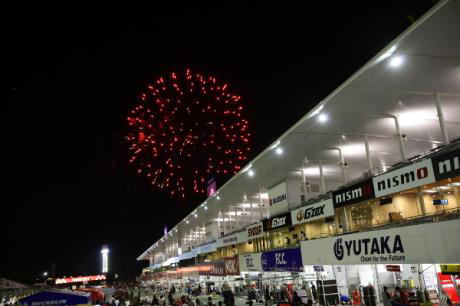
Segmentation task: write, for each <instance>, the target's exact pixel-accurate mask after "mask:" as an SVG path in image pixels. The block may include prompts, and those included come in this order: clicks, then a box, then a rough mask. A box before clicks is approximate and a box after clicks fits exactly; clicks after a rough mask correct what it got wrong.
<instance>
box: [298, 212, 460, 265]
mask: <svg viewBox="0 0 460 306" xmlns="http://www.w3.org/2000/svg"><path fill="white" fill-rule="evenodd" d="M459 235H460V220H452V221H443V222H436V223H426V224H419V225H411V226H402V227H397V228H391V229H387V230H380V231H369V232H364V233H357V234H350V235H344V236H338V237H332V238H324V239H317V240H309V241H301V242H300V246H301V250H302V260H303V263H304V264H306V265H318V264H320V265H338V264H341V265H342V264H421V263H425V264H430V263H433V264H434V263H445V264H449V263H458V261H459V255H458V254H460V239H458V237H460V236H459Z"/></svg>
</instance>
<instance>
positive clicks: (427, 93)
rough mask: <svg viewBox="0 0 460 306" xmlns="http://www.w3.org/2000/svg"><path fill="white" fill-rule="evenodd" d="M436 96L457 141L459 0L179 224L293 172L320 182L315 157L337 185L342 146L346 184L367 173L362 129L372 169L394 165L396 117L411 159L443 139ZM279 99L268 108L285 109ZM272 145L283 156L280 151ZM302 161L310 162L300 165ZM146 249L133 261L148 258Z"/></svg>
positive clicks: (433, 14) (445, 4) (391, 48)
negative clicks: (251, 172)
mask: <svg viewBox="0 0 460 306" xmlns="http://www.w3.org/2000/svg"><path fill="white" fill-rule="evenodd" d="M363 47H365V46H363ZM337 56H340V53H337ZM345 60H346V59H344V61H345ZM325 64H326V65H327V63H325ZM318 81H321V80H318ZM306 90H307V89H306ZM435 94H439V98H440V102H441V103H440V104H441V105H442V110H443V113H444V118H445V122H446V129H447V135H448V136H449V139H450V140H451V141H452V140H454V139H457V138H459V137H460V1H459V0H451V1H441V2H439V3H438V4H437V5H436V6H435V7H433V8H432V9H431V10H430V11H429V12H427V13H426V14H425V15H424V16H423V17H421V18H420V19H419V20H418V21H417V22H416V23H414V24H413V25H412V26H411V27H410V28H409V29H407V30H406V31H405V32H404V33H402V34H401V35H400V36H399V37H398V38H396V39H395V40H394V41H393V42H391V43H390V44H389V45H388V46H387V47H386V48H385V49H383V50H382V51H381V52H380V53H379V54H377V55H376V56H375V57H374V58H373V59H371V60H370V61H369V62H368V63H367V64H366V65H365V66H363V67H362V68H361V69H360V70H359V71H357V72H356V73H355V74H354V75H352V76H351V77H350V78H349V79H348V80H346V81H345V82H344V83H343V84H342V85H341V86H340V87H339V88H337V89H336V90H335V91H333V92H332V93H331V94H330V95H329V96H328V97H327V98H326V99H324V100H323V101H321V102H320V103H319V104H318V105H317V106H316V107H315V108H313V109H312V110H310V111H309V112H308V113H307V114H306V115H305V116H304V117H303V118H302V119H301V120H299V121H298V122H297V123H296V124H295V125H294V126H293V127H291V128H290V129H289V130H288V131H286V132H285V133H284V134H283V135H282V136H281V137H279V138H278V140H277V141H275V143H274V144H273V145H271V146H270V147H268V148H267V149H265V150H264V151H263V152H262V153H260V154H259V155H258V156H257V157H256V158H255V159H254V160H252V161H251V162H250V165H251V170H253V172H254V176H249V175H248V173H245V172H244V169H243V171H241V172H240V173H238V174H237V175H235V176H234V177H233V178H232V179H230V180H229V181H228V182H227V183H226V184H225V185H223V186H222V187H221V188H220V189H219V191H218V192H219V193H218V194H219V197H220V200H217V199H216V197H213V198H211V199H208V200H207V202H206V203H207V204H206V206H207V208H208V209H207V210H204V207H203V205H204V203H203V204H202V205H200V207H198V208H197V210H196V213H197V217H193V213H192V214H190V215H189V216H187V217H186V218H185V219H184V220H183V221H182V222H181V223H179V224H178V225H177V226H176V228H177V229H179V232H182V233H187V232H189V231H190V230H191V229H194V228H196V226H197V225H200V226H202V225H203V224H206V223H209V222H210V221H211V219H213V220H215V219H216V218H217V215H218V211H219V210H220V211H223V212H224V211H228V209H229V208H228V207H229V206H230V205H232V206H233V205H236V204H238V203H242V201H243V195H247V196H248V200H251V199H254V196H256V195H257V194H258V193H259V192H260V191H261V190H262V189H264V188H269V187H271V186H273V185H275V184H277V183H279V182H281V181H283V180H285V179H286V178H294V179H298V180H299V183H300V180H301V175H300V172H299V171H298V170H296V169H301V168H306V174H307V181H308V182H310V183H311V184H319V170H318V161H319V160H321V161H322V162H323V167H324V170H325V173H324V175H325V182H326V189H327V190H333V189H335V188H337V187H338V186H340V185H342V184H343V179H342V174H341V170H340V166H339V165H338V162H339V153H338V150H337V149H335V148H341V149H342V152H343V156H344V161H345V162H346V163H347V164H348V167H347V168H346V174H347V177H348V181H352V180H354V179H358V178H360V177H362V175H363V174H364V173H365V172H366V171H368V170H369V168H368V162H367V159H366V151H365V146H364V135H365V134H367V135H368V140H369V146H370V150H371V157H372V158H371V160H372V164H373V165H374V169H373V170H374V173H375V172H380V171H383V170H385V169H386V168H388V167H390V166H392V165H394V164H396V163H399V162H400V161H401V154H400V149H399V138H397V137H396V136H397V131H396V128H395V117H397V118H398V120H399V124H400V128H401V133H402V134H405V135H406V136H407V141H406V142H405V143H404V147H405V151H406V156H407V157H408V158H409V157H412V156H414V155H417V154H420V153H421V152H425V151H428V150H431V149H433V148H435V147H437V146H439V145H441V144H443V137H442V133H441V129H440V125H439V121H438V115H437V110H436V104H435V101H436V100H435V99H436V96H435ZM280 102H281V103H280V105H278V106H274V105H272V106H271V107H284V105H283V104H282V101H280ZM281 120H282V119H281ZM275 147H278V148H281V149H282V151H283V153H282V154H281V155H279V154H277V153H276V150H274V148H275ZM305 159H307V160H308V161H309V162H308V164H306V165H305V166H304V165H303V161H304V160H305ZM254 201H255V200H254ZM258 216H260V215H259V214H258ZM185 220H189V224H187V223H186V222H185ZM173 233H174V234H175V231H174V230H173ZM176 235H177V234H176ZM167 242H168V240H166V241H165V243H167ZM152 247H153V246H152ZM147 251H148V250H147ZM147 251H146V252H144V254H142V255H141V256H140V257H139V258H138V259H139V260H140V259H146V258H145V255H147V253H148V252H147Z"/></svg>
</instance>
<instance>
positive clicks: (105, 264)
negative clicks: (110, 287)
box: [101, 245, 109, 273]
mask: <svg viewBox="0 0 460 306" xmlns="http://www.w3.org/2000/svg"><path fill="white" fill-rule="evenodd" d="M101 255H102V273H108V272H109V247H108V246H106V245H103V246H102V249H101Z"/></svg>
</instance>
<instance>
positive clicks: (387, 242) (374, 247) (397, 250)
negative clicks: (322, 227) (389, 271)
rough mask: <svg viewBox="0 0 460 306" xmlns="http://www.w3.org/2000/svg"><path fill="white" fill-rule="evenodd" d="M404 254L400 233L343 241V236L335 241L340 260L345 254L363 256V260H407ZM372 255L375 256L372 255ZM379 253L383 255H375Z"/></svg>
mask: <svg viewBox="0 0 460 306" xmlns="http://www.w3.org/2000/svg"><path fill="white" fill-rule="evenodd" d="M342 242H343V243H342ZM404 254H405V252H404V246H403V243H402V240H401V236H400V235H393V236H392V235H386V236H379V237H374V238H363V239H351V240H350V239H348V240H343V241H342V238H338V239H337V240H336V241H335V242H334V255H335V258H337V259H338V260H342V259H343V258H344V257H345V256H361V261H362V262H366V261H378V260H385V261H405V255H404ZM370 255H374V256H373V257H371V256H370ZM377 255H382V256H380V257H375V256H377ZM376 258H377V259H376Z"/></svg>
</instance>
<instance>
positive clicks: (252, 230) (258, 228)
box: [246, 222, 264, 239]
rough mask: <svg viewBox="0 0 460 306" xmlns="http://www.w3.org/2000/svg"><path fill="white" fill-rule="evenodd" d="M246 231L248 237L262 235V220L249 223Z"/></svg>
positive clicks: (252, 237)
mask: <svg viewBox="0 0 460 306" xmlns="http://www.w3.org/2000/svg"><path fill="white" fill-rule="evenodd" d="M246 232H247V234H248V239H254V238H259V237H262V236H263V235H264V229H263V226H262V222H257V223H256V224H252V225H249V226H248V227H247V228H246Z"/></svg>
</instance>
